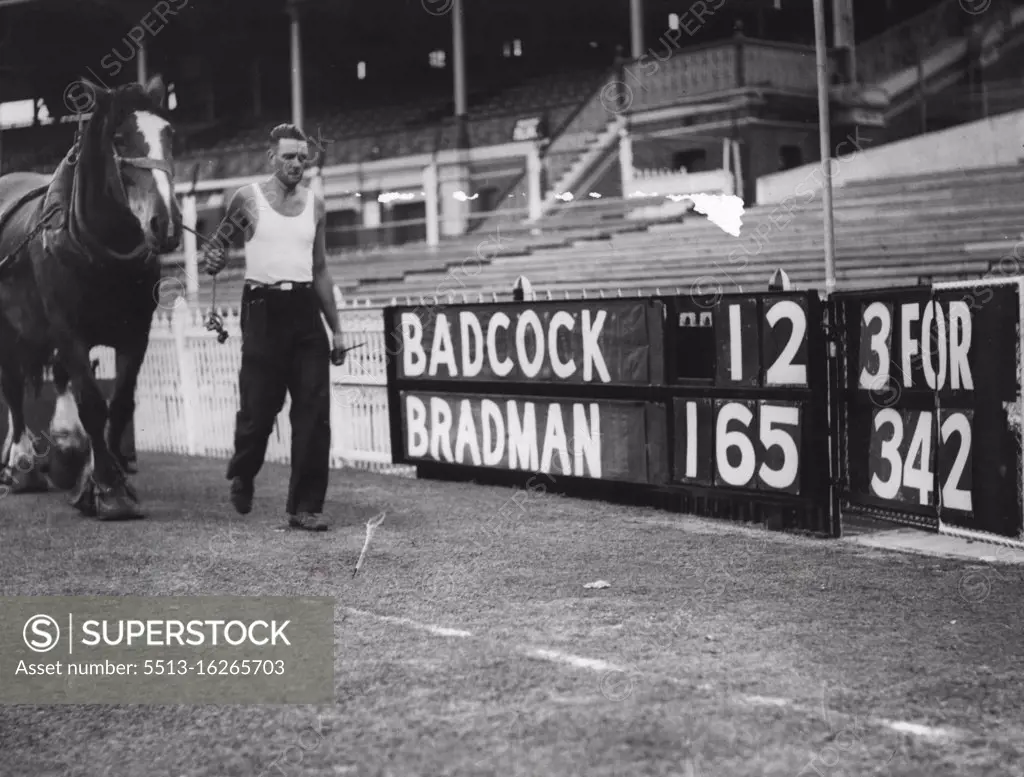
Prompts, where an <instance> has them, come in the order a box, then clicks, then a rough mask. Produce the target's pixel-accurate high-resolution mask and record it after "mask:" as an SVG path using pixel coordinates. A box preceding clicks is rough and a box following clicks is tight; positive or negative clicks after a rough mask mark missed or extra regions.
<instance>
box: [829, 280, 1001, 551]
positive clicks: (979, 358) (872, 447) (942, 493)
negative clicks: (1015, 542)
mask: <svg viewBox="0 0 1024 777" xmlns="http://www.w3.org/2000/svg"><path fill="white" fill-rule="evenodd" d="M984 295H985V303H984V304H979V303H978V296H977V295H976V294H969V293H965V290H963V289H941V288H936V289H931V288H922V287H914V288H906V289H894V290H885V291H869V292H844V293H840V294H837V295H834V297H833V312H832V316H833V317H834V319H835V320H836V321H837V324H838V330H839V332H840V335H841V340H842V341H843V343H844V345H845V347H844V348H843V349H841V352H840V355H839V358H840V365H839V366H840V384H841V388H840V395H841V401H842V407H841V409H840V417H841V418H842V419H843V423H842V424H841V429H840V434H841V436H842V440H843V451H844V455H843V465H844V467H843V469H844V470H845V472H846V473H847V482H846V483H845V485H844V489H843V491H844V498H845V500H846V501H847V502H848V503H850V504H851V505H854V506H866V507H870V508H875V509H876V510H881V511H882V512H883V514H884V515H885V517H887V518H889V519H891V520H896V521H900V522H906V523H911V524H921V523H923V524H926V525H928V526H931V527H934V528H936V529H937V528H938V527H939V524H940V521H941V522H942V523H943V524H946V525H952V526H957V527H962V528H964V529H971V530H975V531H981V532H988V533H992V534H1000V535H1002V536H1006V537H1011V536H1012V537H1017V536H1018V535H1019V534H1020V526H1021V507H1020V495H1019V489H1020V485H1021V483H1020V452H1019V448H1018V441H1019V434H1018V433H1017V432H1015V431H1014V429H1013V428H1012V427H1013V423H1012V420H1011V417H1010V414H1011V408H1012V407H1013V406H1014V405H1015V403H1017V400H1018V397H1019V396H1020V385H1019V383H1020V381H1019V379H1018V374H1019V370H1020V364H1019V325H1020V321H1019V319H1020V315H1019V310H1020V303H1021V300H1020V296H1019V291H1018V288H1017V286H1016V284H1011V285H1006V284H1000V283H998V282H996V283H995V284H992V286H991V288H986V289H984ZM978 439H983V440H984V441H985V444H984V445H983V446H981V447H979V446H977V444H976V440H978Z"/></svg>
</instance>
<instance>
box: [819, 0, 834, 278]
mask: <svg viewBox="0 0 1024 777" xmlns="http://www.w3.org/2000/svg"><path fill="white" fill-rule="evenodd" d="M814 53H815V57H816V59H817V64H818V144H819V146H820V147H821V150H820V153H821V168H822V170H821V171H822V176H823V178H824V183H823V185H822V189H821V191H822V206H823V207H824V210H825V212H824V216H825V294H826V295H831V294H832V292H834V291H835V290H836V235H835V226H834V224H833V221H832V150H831V149H832V133H831V130H830V128H829V122H830V119H829V111H828V92H829V79H828V50H827V48H826V45H825V0H814Z"/></svg>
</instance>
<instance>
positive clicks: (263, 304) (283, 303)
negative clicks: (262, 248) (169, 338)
mask: <svg viewBox="0 0 1024 777" xmlns="http://www.w3.org/2000/svg"><path fill="white" fill-rule="evenodd" d="M241 326H242V369H241V370H240V371H239V374H238V393H239V400H240V403H239V404H240V407H239V410H238V414H237V415H236V417H235V455H234V456H233V457H232V459H231V463H230V464H229V465H228V472H227V476H228V479H229V480H230V479H232V478H234V477H238V476H240V477H243V478H255V477H256V474H257V473H258V472H259V471H260V468H261V467H262V466H263V460H264V457H265V456H266V452H267V440H268V439H269V437H270V434H271V432H272V431H273V429H274V421H275V419H276V418H277V415H278V413H280V412H281V408H282V407H283V405H284V397H285V391H287V392H288V394H289V396H290V397H291V401H292V405H291V413H290V418H291V426H292V462H291V467H292V472H291V480H290V482H289V484H288V502H287V507H286V509H287V511H288V513H289V514H290V515H295V514H296V513H300V512H310V513H319V512H321V510H322V509H323V505H324V497H325V495H326V493H327V476H328V470H329V467H330V451H331V401H330V400H331V380H330V346H329V344H328V340H327V333H326V331H325V329H324V325H323V323H322V321H321V318H320V300H319V298H318V297H317V295H316V292H315V291H314V290H313V289H312V288H298V289H292V290H290V291H282V290H276V289H274V290H269V289H253V288H250V287H248V286H247V287H245V289H244V290H243V291H242V315H241Z"/></svg>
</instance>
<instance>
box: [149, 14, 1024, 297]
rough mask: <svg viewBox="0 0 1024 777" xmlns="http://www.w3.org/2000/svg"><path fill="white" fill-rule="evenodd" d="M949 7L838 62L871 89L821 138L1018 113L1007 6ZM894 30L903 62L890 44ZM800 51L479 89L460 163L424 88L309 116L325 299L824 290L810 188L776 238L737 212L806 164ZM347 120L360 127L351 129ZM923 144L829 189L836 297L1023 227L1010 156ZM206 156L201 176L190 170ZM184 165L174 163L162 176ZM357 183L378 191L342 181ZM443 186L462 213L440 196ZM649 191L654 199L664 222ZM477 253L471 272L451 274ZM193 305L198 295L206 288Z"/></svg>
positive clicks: (231, 285) (816, 202) (945, 267)
mask: <svg viewBox="0 0 1024 777" xmlns="http://www.w3.org/2000/svg"><path fill="white" fill-rule="evenodd" d="M958 9H959V5H958V4H957V3H955V2H943V3H937V4H933V5H932V7H930V8H928V9H927V10H925V11H924V12H923V13H921V14H920V15H919V16H916V17H914V18H911V19H908V20H906V21H904V22H903V23H901V24H899V25H896V26H894V27H892V28H890V29H888V30H885V31H883V32H881V33H880V34H879V35H878V36H876V37H875V38H874V39H872V40H869V41H867V42H865V43H864V44H863V45H862V46H859V48H858V55H857V62H858V68H861V71H862V73H863V75H864V76H866V77H869V78H870V79H871V80H870V81H863V82H860V83H858V84H857V85H856V86H853V85H851V84H837V85H836V86H835V87H834V98H833V99H834V107H833V110H834V112H835V122H834V128H833V129H834V132H833V135H834V140H838V139H839V138H841V137H843V136H844V135H845V136H847V137H850V136H851V134H852V135H858V134H859V133H862V134H863V135H864V136H865V137H867V138H869V139H870V144H869V145H870V148H871V149H877V148H879V147H884V146H885V145H886V144H891V143H893V142H898V141H909V140H912V139H914V138H923V136H924V134H926V133H929V132H937V131H942V130H945V129H948V128H950V127H957V126H964V125H965V123H969V122H971V121H983V120H984V119H985V118H988V117H994V116H999V115H1005V114H1010V113H1013V112H1014V111H1017V110H1020V109H1021V108H1022V107H1024V90H1022V88H1021V82H1020V81H1019V79H1018V78H1016V77H1015V76H1014V75H1013V73H1014V70H1015V68H1016V66H1017V62H1018V54H1017V49H1018V46H1019V42H1020V41H1021V40H1024V36H1022V35H1021V34H1020V32H1019V24H1020V22H1021V21H1022V19H1021V18H1020V14H1019V9H1017V10H1013V9H1011V8H1010V7H1009V6H1006V7H1003V8H1002V9H1001V8H1000V6H998V5H997V6H995V7H994V8H993V9H992V11H991V12H990V13H989V14H986V16H985V17H984V19H983V20H979V21H978V22H976V23H975V25H974V26H965V23H964V20H963V18H962V16H963V13H962V10H960V11H958ZM957 14H959V16H958V15H957ZM908 36H910V38H909V40H910V43H911V44H913V45H912V48H913V51H914V52H916V54H915V58H916V59H915V61H914V62H913V63H912V64H908V61H907V54H906V49H905V48H901V45H897V44H905V43H906V42H907V40H908ZM812 54H813V52H812V51H811V50H810V48H809V47H808V46H806V45H803V46H801V44H799V43H792V42H788V43H784V44H783V43H779V42H771V41H760V40H756V39H748V38H746V37H744V36H740V37H737V36H736V35H733V36H731V37H729V38H727V39H724V40H722V39H720V40H717V41H708V42H703V43H698V44H696V45H694V46H691V47H686V48H680V49H679V50H678V51H674V52H672V56H671V57H670V58H669V59H667V60H665V61H662V62H661V64H659V65H658V66H657V69H656V70H654V72H650V74H649V75H646V76H644V75H643V73H645V72H647V71H651V70H653V68H650V67H648V68H647V71H644V70H636V72H633V71H629V70H628V66H626V67H627V70H623V66H622V65H621V64H620V65H617V66H612V67H608V66H604V67H598V66H593V67H580V68H576V69H573V70H556V71H553V72H549V73H548V74H547V75H546V76H544V77H536V76H533V77H531V78H530V79H526V80H525V81H524V82H523V83H521V84H519V85H516V84H515V83H514V81H512V82H509V81H506V82H504V83H502V82H499V84H498V85H497V86H495V87H493V88H492V89H491V94H490V97H489V98H487V99H481V100H479V101H476V102H474V100H473V99H470V100H469V112H468V114H467V115H466V116H465V117H464V123H465V127H466V136H467V137H468V139H469V143H468V147H465V148H462V149H460V148H459V134H460V122H459V121H457V120H456V119H455V118H454V117H448V118H444V117H443V116H441V117H439V116H438V115H437V110H436V106H437V105H440V104H441V98H440V97H434V98H431V97H430V96H428V95H424V96H422V97H421V98H420V99H418V100H410V101H409V102H407V103H404V104H402V105H401V106H398V107H391V108H389V109H388V110H383V109H377V112H376V114H374V109H371V108H366V109H364V110H365V111H366V113H361V112H360V111H359V110H353V111H351V112H347V113H346V118H345V119H344V121H341V120H340V119H339V120H331V119H329V118H324V119H323V121H322V123H320V122H318V123H317V124H316V126H317V127H318V128H320V127H328V128H330V132H327V130H324V132H325V134H328V135H329V136H331V137H336V138H337V139H338V140H337V142H333V143H331V144H329V146H328V148H327V151H326V159H325V164H326V165H327V167H326V168H325V169H324V171H323V185H324V186H325V187H326V191H327V192H328V204H329V208H332V203H333V216H332V222H331V227H330V232H329V236H328V246H329V251H330V254H331V261H332V264H333V266H334V267H335V268H336V270H335V274H336V280H337V283H338V287H339V291H340V292H341V294H342V295H343V296H344V298H346V299H357V300H359V301H360V302H361V303H363V304H386V303H388V302H390V301H391V300H392V299H398V300H403V301H404V300H405V299H409V300H413V301H416V300H418V299H420V297H423V298H429V299H434V298H438V299H455V297H452V296H451V295H450V292H454V293H456V294H463V293H464V294H466V295H468V296H470V297H479V295H484V296H485V297H486V298H491V297H492V295H494V294H498V295H501V294H505V293H507V290H508V288H509V284H510V282H511V280H513V279H514V278H515V277H517V276H518V275H520V274H526V275H527V276H528V277H530V278H531V279H532V280H533V282H534V285H535V288H537V289H538V290H540V291H541V292H542V293H545V292H548V293H551V294H564V293H566V292H576V291H579V290H581V289H584V288H586V289H588V290H591V291H595V292H602V291H603V292H604V293H608V294H615V293H628V294H635V293H647V292H654V291H656V290H661V291H668V290H674V289H676V288H679V289H688V288H690V287H691V286H692V285H693V284H695V283H700V282H708V281H709V280H711V281H713V283H714V284H716V286H720V287H721V290H722V291H729V290H732V289H736V288H738V287H747V288H750V286H751V284H754V285H757V284H760V283H762V279H763V278H765V277H766V276H767V275H768V274H770V272H771V270H772V269H774V267H777V266H780V265H782V266H784V267H786V268H787V270H788V271H789V272H790V277H791V278H792V279H793V281H794V282H795V283H796V284H798V285H800V286H804V287H819V288H820V287H822V286H823V282H824V276H823V270H822V268H821V262H820V258H821V255H822V253H823V237H822V233H821V229H820V223H821V216H820V199H819V198H818V197H817V195H815V196H814V197H813V198H810V197H807V196H800V197H799V203H798V204H796V205H795V206H794V205H789V206H788V207H787V213H791V214H792V215H791V216H787V218H786V220H785V223H786V226H785V227H784V228H781V227H780V226H778V225H779V224H781V223H783V222H782V220H781V219H780V218H779V217H778V216H777V215H776V216H773V215H772V214H773V213H775V211H776V205H775V204H759V203H758V202H756V199H757V189H758V188H759V184H758V183H757V182H758V181H761V180H764V179H766V178H770V177H772V175H774V174H776V173H777V172H778V171H779V170H780V169H782V170H785V169H787V168H801V169H804V168H808V165H813V160H814V159H816V158H817V154H816V149H815V143H814V140H815V138H814V133H813V132H808V131H806V130H800V126H801V123H803V125H804V126H805V127H809V128H813V123H812V122H813V118H812V117H813V112H812V110H813V94H814V80H813V70H812V69H810V67H809V63H810V62H812V61H813V59H812ZM973 58H978V59H977V60H976V59H973ZM662 59H663V57H662V56H659V57H658V61H661V60H662ZM634 69H636V68H634ZM982 71H983V72H982ZM749 73H755V74H756V75H755V76H750V75H747V74H749ZM808 76H810V78H808ZM631 77H632V80H631ZM915 78H916V82H915ZM610 86H611V91H610ZM624 95H625V98H628V100H629V104H628V105H625V107H624V108H623V109H622V110H618V108H619V107H620V106H619V105H617V104H614V103H615V101H616V100H618V101H620V102H621V101H622V99H623V96H624ZM470 97H471V98H472V97H473V95H472V94H471V95H470ZM432 101H433V102H432ZM432 104H433V105H434V106H435V110H434V112H433V114H432V113H431V110H430V105H432ZM623 104H624V103H623ZM449 107H450V102H449ZM530 115H537V116H540V117H542V118H543V119H544V122H545V124H546V128H547V133H546V135H545V136H543V137H541V138H539V139H538V140H536V141H532V147H531V148H527V149H525V151H524V150H523V148H522V146H523V144H522V143H518V144H517V143H515V142H508V141H509V140H510V139H511V138H513V136H514V131H515V127H516V125H517V123H518V122H519V121H520V120H521V119H522V118H523V117H528V116H530ZM369 117H373V118H369ZM432 119H433V123H431V120H432ZM367 122H372V123H375V126H376V127H377V128H378V130H377V131H376V132H374V133H373V134H362V135H360V134H359V133H360V130H359V128H360V126H364V127H365V126H367ZM680 122H681V123H682V126H683V128H682V129H679V125H680ZM737 127H739V129H737ZM265 129H266V127H265V126H261V127H259V128H258V129H251V130H250V132H251V133H254V134H250V135H248V136H247V137H248V138H249V139H250V140H253V139H256V138H258V137H259V134H258V133H259V132H262V131H264V130H265ZM330 133H335V135H330ZM233 142H234V141H233ZM927 145H928V144H927V142H922V143H921V144H920V145H919V146H917V147H915V151H914V154H915V157H914V158H915V168H914V171H915V172H914V173H913V174H909V175H892V174H890V173H888V172H887V171H886V170H885V169H878V170H877V171H876V175H875V179H876V180H871V179H870V178H867V179H861V180H858V181H856V182H854V183H850V184H845V182H844V181H842V180H841V179H840V180H837V181H836V183H835V185H836V186H837V187H838V188H837V191H836V215H835V223H836V235H837V245H836V258H837V281H838V283H839V286H840V288H853V287H858V286H864V285H869V284H871V283H875V282H878V281H883V282H886V283H901V284H902V283H906V284H914V283H917V282H919V281H920V280H923V279H947V278H948V279H957V278H968V277H978V276H981V275H984V274H985V273H986V272H988V271H989V270H990V269H991V267H992V263H993V262H995V261H997V260H998V259H999V258H1000V256H1002V255H1003V253H1002V252H1005V249H1006V241H1010V244H1012V242H1013V241H1014V240H1015V239H1016V236H1017V234H1018V230H1019V225H1020V221H1021V219H1020V217H1021V215H1024V214H1022V213H1021V212H1020V206H1019V205H1018V204H1017V203H1019V202H1020V196H1019V195H1020V193H1021V191H1020V186H1021V178H1020V174H1019V173H1018V172H1017V170H1016V169H1015V165H1016V157H1012V158H1010V159H1008V160H1007V161H1006V162H1005V163H1003V164H998V165H992V164H978V165H974V164H972V163H965V164H962V165H961V166H959V167H956V166H954V170H950V169H949V165H948V164H945V163H943V162H942V161H941V160H939V159H938V158H930V157H929V155H928V152H927ZM467 148H468V150H467ZM211 153H212V155H213V157H214V158H215V159H216V160H218V161H216V162H210V161H209V160H210V155H211ZM446 153H447V154H448V155H449V156H448V157H446V158H444V157H443V155H444V154H446ZM837 153H842V152H841V150H838V149H837ZM458 154H461V155H462V157H461V158H457V156H456V155H458ZM474 154H477V156H476V157H475V158H474V156H473V155H474ZM531 154H535V159H534V160H533V168H532V171H533V174H534V175H535V176H536V177H537V179H538V180H536V181H533V182H531V181H530V180H529V179H530V176H531V158H530V155H531ZM439 155H442V156H439ZM467 156H468V157H469V160H470V161H469V163H468V164H467V163H466V162H465V158H466V157H467ZM195 158H196V159H203V160H205V161H204V177H206V176H207V173H208V172H209V168H210V165H211V164H212V165H214V166H217V165H219V167H216V169H217V170H220V171H223V174H224V177H226V178H231V176H234V177H235V178H233V179H232V180H231V181H230V182H229V183H230V184H231V185H237V184H238V183H240V182H241V181H242V178H244V176H246V175H249V174H253V173H255V172H256V171H257V170H258V168H259V165H260V164H261V162H260V159H261V152H253V151H249V152H246V151H245V149H244V147H243V146H241V145H238V144H237V143H236V145H235V146H227V145H224V146H217V147H215V148H214V149H212V150H210V149H207V150H204V151H203V152H198V151H197V152H196V156H195ZM191 159H192V158H191V157H185V158H183V159H182V161H181V162H180V166H181V169H182V170H185V169H188V165H189V164H191ZM432 159H433V160H437V161H438V162H439V169H440V170H441V175H442V177H443V176H444V175H445V173H444V168H445V167H446V165H447V168H448V170H449V180H450V183H447V184H446V183H444V182H442V183H441V184H440V185H439V186H438V190H437V198H438V200H439V202H438V203H437V204H436V205H435V206H434V207H436V208H437V209H438V216H437V220H438V222H439V228H435V229H436V232H437V234H436V236H435V237H434V238H433V239H431V235H430V227H429V221H430V217H429V215H428V213H427V211H428V209H429V207H430V206H429V203H428V202H427V200H428V199H429V198H428V197H427V194H426V191H425V188H427V187H426V184H425V183H424V181H425V180H426V178H425V176H424V173H423V165H424V164H431V160H432ZM223 160H234V161H223ZM245 160H255V161H254V162H252V164H249V165H248V166H247V164H248V163H246V162H245ZM780 160H781V161H780ZM681 162H682V163H683V164H682V165H680V163H681ZM435 163H437V162H435ZM332 166H333V171H332ZM684 167H685V168H686V170H685V172H682V173H679V172H678V169H682V168H684ZM808 169H809V168H808ZM377 171H380V172H379V173H377V175H376V176H375V175H374V174H375V172H377ZM929 171H931V172H929ZM965 171H966V172H965ZM389 176H390V180H391V181H393V182H394V183H393V185H392V186H388V187H387V189H388V191H387V193H390V194H392V195H396V199H398V197H401V198H402V199H401V200H399V201H395V202H382V204H380V205H379V206H373V205H371V203H368V202H367V199H368V198H371V197H374V196H377V199H378V201H379V202H381V201H383V200H386V198H384V197H382V196H381V195H383V194H385V191H384V190H385V186H386V181H387V180H388V177H389ZM360 177H363V178H364V179H365V178H376V182H375V184H374V185H370V186H365V185H364V186H363V187H360V186H359V178H360ZM432 180H433V179H432ZM212 184H213V182H212V181H207V182H204V183H203V184H202V185H201V187H200V188H201V189H202V190H203V191H204V192H211V193H212V197H210V199H209V200H207V202H208V203H210V205H209V207H208V208H204V207H203V206H202V204H201V205H200V213H201V217H200V223H201V225H207V226H212V224H214V223H215V220H216V218H217V214H218V213H219V212H220V211H219V210H218V208H219V207H221V206H220V205H219V203H222V202H223V194H222V193H221V192H218V191H216V190H215V189H214V188H213V186H212ZM709 186H710V188H708V187H709ZM531 187H532V191H531ZM224 188H225V190H226V189H228V188H230V186H225V187H224ZM340 189H343V190H344V193H343V194H339V195H338V196H334V195H333V194H332V193H333V192H338V191H339V190H340ZM659 189H660V191H658V190H659ZM693 191H727V192H736V193H739V194H741V195H742V196H743V198H744V201H745V203H746V213H745V214H744V217H743V222H744V225H745V228H744V232H743V234H742V235H741V237H739V238H734V237H732V236H729V235H727V234H725V233H724V232H722V231H721V230H720V229H718V228H717V227H715V226H714V225H712V224H710V223H708V222H707V221H706V220H705V219H704V218H703V217H702V216H700V215H698V214H696V213H693V212H689V213H685V214H684V213H683V211H686V210H687V209H686V208H685V206H678V205H677V203H678V200H679V198H680V197H682V196H685V194H686V193H687V192H693ZM459 192H462V193H463V194H465V195H466V198H472V199H462V200H456V199H455V198H456V197H457V196H458V193H459ZM666 196H668V197H670V198H671V199H672V200H673V202H672V204H671V205H670V206H669V207H667V208H666V207H664V206H665V197H666ZM531 197H534V198H538V199H540V202H537V201H533V202H531ZM371 214H372V215H371ZM772 220H774V223H775V226H772V227H770V228H767V227H763V228H762V229H770V235H771V237H770V239H769V240H766V241H764V245H763V246H762V247H761V248H760V249H758V248H757V245H756V242H755V243H752V242H751V241H752V240H753V241H757V238H752V237H751V236H750V235H748V234H747V233H748V230H750V229H757V228H758V225H760V224H762V223H764V222H765V221H772ZM961 227H962V228H961ZM481 244H484V245H485V246H486V248H484V249H480V252H481V253H482V255H483V257H484V261H483V263H484V266H483V268H482V270H481V271H480V272H478V273H477V272H474V273H473V274H472V275H470V274H469V273H467V272H460V271H459V268H460V267H461V266H462V265H463V263H464V262H465V260H466V259H467V258H468V257H473V256H474V255H476V253H477V251H478V249H479V247H480V246H481ZM908 246H909V251H908V250H905V249H907V248H908ZM737 251H740V252H742V253H743V255H747V254H752V255H751V256H749V257H747V261H746V262H745V263H743V265H742V266H741V267H740V266H733V265H734V264H735V262H733V263H730V262H729V261H728V257H730V256H731V255H733V254H735V253H736V252H737ZM896 252H899V255H900V256H901V257H902V258H901V260H900V261H899V263H898V265H895V264H894V262H893V257H894V256H895V254H896ZM908 258H909V260H908ZM237 261H238V257H236V262H237ZM168 265H169V266H168V273H169V274H175V273H177V274H178V275H179V276H180V275H181V272H182V268H184V267H185V262H184V258H183V257H171V258H169V261H168ZM475 266H476V265H475V264H474V268H475ZM176 267H177V268H178V269H175V268H176ZM232 275H236V276H237V269H236V270H235V272H234V273H232V271H230V270H229V271H228V272H227V273H226V274H225V275H224V276H222V277H223V278H224V279H225V281H226V282H225V283H224V284H222V288H225V289H226V291H224V292H222V296H220V297H219V299H220V300H222V301H223V300H234V299H237V288H238V285H237V284H238V283H239V281H238V280H237V278H236V279H235V280H234V281H232V280H231V278H232ZM200 285H201V286H202V285H203V284H200ZM439 292H440V293H439ZM200 299H202V300H206V299H208V289H207V288H205V287H204V290H203V291H202V293H201V295H200Z"/></svg>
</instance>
